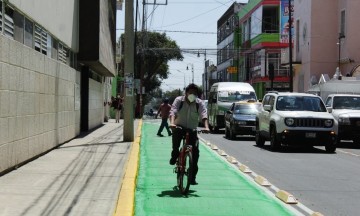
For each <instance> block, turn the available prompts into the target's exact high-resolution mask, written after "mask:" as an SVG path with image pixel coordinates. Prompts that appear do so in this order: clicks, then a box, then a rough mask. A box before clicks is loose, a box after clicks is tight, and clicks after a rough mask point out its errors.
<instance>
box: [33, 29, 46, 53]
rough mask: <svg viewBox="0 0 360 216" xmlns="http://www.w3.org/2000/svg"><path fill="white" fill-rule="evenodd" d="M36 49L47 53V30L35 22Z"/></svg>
mask: <svg viewBox="0 0 360 216" xmlns="http://www.w3.org/2000/svg"><path fill="white" fill-rule="evenodd" d="M34 42H35V50H36V51H38V52H41V53H42V54H45V55H46V54H47V32H46V31H45V30H44V29H42V28H41V27H40V26H39V25H36V24H35V34H34Z"/></svg>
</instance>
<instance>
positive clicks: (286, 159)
mask: <svg viewBox="0 0 360 216" xmlns="http://www.w3.org/2000/svg"><path fill="white" fill-rule="evenodd" d="M223 132H224V131H220V133H219V134H201V135H200V136H201V137H202V138H204V139H205V140H207V141H210V142H211V143H213V144H215V145H217V146H218V147H219V148H220V149H222V150H224V151H225V152H226V153H228V154H229V155H230V156H233V157H235V158H236V159H237V160H238V161H239V162H240V163H242V164H244V165H246V166H248V167H249V168H250V169H251V170H252V171H253V172H255V173H256V174H258V175H261V176H263V177H265V178H266V179H267V180H268V181H269V182H270V183H271V184H273V185H274V186H276V187H278V188H279V189H281V190H285V191H287V192H289V193H291V194H292V195H293V196H295V198H297V199H298V201H299V202H301V203H302V204H303V205H305V206H306V207H308V208H310V209H312V210H314V211H316V212H320V213H322V214H323V215H327V216H329V215H334V216H339V215H342V216H344V215H359V212H360V205H359V203H360V181H359V178H360V146H356V145H354V144H353V143H352V142H342V143H341V145H340V146H339V147H338V148H337V150H336V153H334V154H328V153H326V152H325V149H324V148H323V147H314V148H289V147H286V148H284V149H282V150H281V151H280V152H272V151H270V149H269V144H270V143H269V142H266V143H265V146H264V147H261V148H260V147H258V146H256V145H255V139H254V137H250V136H248V137H244V136H238V137H237V139H236V140H228V139H226V138H225V136H224V133H223Z"/></svg>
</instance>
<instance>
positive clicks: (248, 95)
mask: <svg viewBox="0 0 360 216" xmlns="http://www.w3.org/2000/svg"><path fill="white" fill-rule="evenodd" d="M218 100H219V101H222V102H235V101H244V100H256V95H255V92H250V91H219V94H218Z"/></svg>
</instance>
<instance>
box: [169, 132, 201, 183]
mask: <svg viewBox="0 0 360 216" xmlns="http://www.w3.org/2000/svg"><path fill="white" fill-rule="evenodd" d="M185 133H186V132H185V131H183V130H181V129H178V128H175V129H174V130H173V135H172V152H171V158H177V157H178V156H179V148H180V144H181V141H182V138H183V136H184V134H185ZM189 142H190V145H192V147H193V148H192V159H193V174H194V179H195V178H196V174H197V172H198V170H199V168H198V161H199V156H200V151H199V142H198V137H197V132H196V131H194V132H191V133H190V137H189Z"/></svg>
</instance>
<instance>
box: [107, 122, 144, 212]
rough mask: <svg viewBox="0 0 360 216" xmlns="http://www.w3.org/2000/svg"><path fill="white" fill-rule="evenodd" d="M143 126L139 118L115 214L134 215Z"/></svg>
mask: <svg viewBox="0 0 360 216" xmlns="http://www.w3.org/2000/svg"><path fill="white" fill-rule="evenodd" d="M141 127H142V119H140V120H139V124H138V127H137V131H136V137H135V140H134V142H132V143H131V150H130V155H129V158H128V161H127V164H126V165H125V169H126V171H125V175H124V177H123V181H122V185H121V188H120V192H119V196H118V200H117V203H116V208H115V212H114V214H113V215H114V216H132V215H134V203H135V186H136V178H137V175H138V164H139V152H140V151H139V150H140V141H141Z"/></svg>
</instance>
